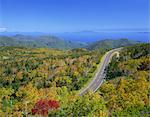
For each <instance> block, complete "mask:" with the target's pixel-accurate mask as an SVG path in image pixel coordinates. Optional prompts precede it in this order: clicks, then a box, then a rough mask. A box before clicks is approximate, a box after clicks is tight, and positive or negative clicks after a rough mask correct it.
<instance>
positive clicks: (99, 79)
mask: <svg viewBox="0 0 150 117" xmlns="http://www.w3.org/2000/svg"><path fill="white" fill-rule="evenodd" d="M121 49H122V48H117V49H113V50H110V51H108V52H107V53H106V54H105V55H104V56H103V60H102V61H101V63H100V67H99V68H98V71H97V73H96V74H95V76H94V78H93V80H92V81H91V83H90V84H89V85H88V86H87V87H85V88H84V89H83V90H81V92H80V95H84V94H85V93H86V92H88V91H93V92H95V91H96V90H97V89H98V88H99V87H100V86H101V84H102V83H103V81H104V78H105V75H106V74H105V73H104V70H105V68H106V67H107V66H108V64H109V62H110V61H111V58H112V57H113V55H114V54H116V53H118V52H119V51H120V50H121Z"/></svg>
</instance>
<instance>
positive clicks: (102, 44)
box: [86, 39, 140, 50]
mask: <svg viewBox="0 0 150 117" xmlns="http://www.w3.org/2000/svg"><path fill="white" fill-rule="evenodd" d="M138 43H140V42H138V41H132V40H129V39H118V40H111V39H106V40H101V41H97V42H94V43H92V44H89V45H88V46H87V47H86V48H87V49H89V50H95V49H99V48H104V49H112V48H118V47H124V46H129V45H134V44H138Z"/></svg>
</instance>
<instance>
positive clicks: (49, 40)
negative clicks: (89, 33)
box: [0, 34, 86, 49]
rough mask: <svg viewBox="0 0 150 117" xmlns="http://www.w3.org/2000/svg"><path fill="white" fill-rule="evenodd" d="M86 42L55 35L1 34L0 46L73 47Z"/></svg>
mask: <svg viewBox="0 0 150 117" xmlns="http://www.w3.org/2000/svg"><path fill="white" fill-rule="evenodd" d="M85 45H86V44H85V43H79V42H73V41H66V40H63V39H59V38H58V37H55V36H47V35H46V36H27V35H20V34H17V35H15V36H0V46H20V47H31V48H37V47H46V48H57V49H73V48H81V47H84V46H85Z"/></svg>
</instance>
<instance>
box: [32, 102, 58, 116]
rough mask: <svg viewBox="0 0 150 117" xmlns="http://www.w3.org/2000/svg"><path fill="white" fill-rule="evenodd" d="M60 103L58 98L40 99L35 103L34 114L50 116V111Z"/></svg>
mask: <svg viewBox="0 0 150 117" xmlns="http://www.w3.org/2000/svg"><path fill="white" fill-rule="evenodd" d="M59 107H60V104H59V102H58V101H56V100H46V99H45V100H39V101H38V102H37V103H36V104H35V108H33V109H32V114H33V115H35V114H39V115H46V116H48V112H49V111H50V110H53V109H58V108H59Z"/></svg>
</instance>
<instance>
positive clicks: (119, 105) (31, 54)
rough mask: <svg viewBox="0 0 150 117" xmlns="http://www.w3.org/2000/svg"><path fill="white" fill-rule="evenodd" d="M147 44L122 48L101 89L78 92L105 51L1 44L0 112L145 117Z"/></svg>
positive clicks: (113, 61)
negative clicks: (6, 45) (80, 93)
mask: <svg viewBox="0 0 150 117" xmlns="http://www.w3.org/2000/svg"><path fill="white" fill-rule="evenodd" d="M149 47H150V44H136V45H134V46H129V47H125V48H124V49H123V50H122V51H121V52H120V58H116V57H113V60H112V62H111V63H110V65H109V66H108V69H107V77H106V81H104V83H103V84H102V86H101V87H100V89H99V90H98V91H97V92H95V93H92V92H89V93H87V94H85V95H83V96H80V95H79V90H80V89H81V88H82V87H83V86H84V85H85V84H86V83H87V82H88V81H90V79H91V78H93V76H94V73H95V70H96V69H97V66H98V64H99V63H100V59H101V57H102V56H103V55H104V53H105V52H106V51H99V50H98V51H97V50H94V51H88V50H86V49H73V50H65V51H64V50H63V51H62V50H57V49H48V48H24V47H0V66H1V69H0V82H1V84H0V115H2V116H4V115H11V116H18V115H20V116H25V115H26V114H27V115H28V116H34V115H35V116H38V114H41V112H42V114H41V115H44V114H43V113H46V114H47V115H49V116H65V117H66V116H73V117H77V116H79V115H80V116H89V117H92V116H96V117H99V116H119V117H122V116H132V117H135V116H146V115H147V113H148V110H149V108H150V106H149V103H148V102H149V98H148V94H149V93H148V90H149V85H150V84H149V70H150V66H149V63H150V59H149V55H150V53H149ZM47 106H48V107H47ZM43 107H45V108H46V110H44V109H45V108H44V109H43Z"/></svg>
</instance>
